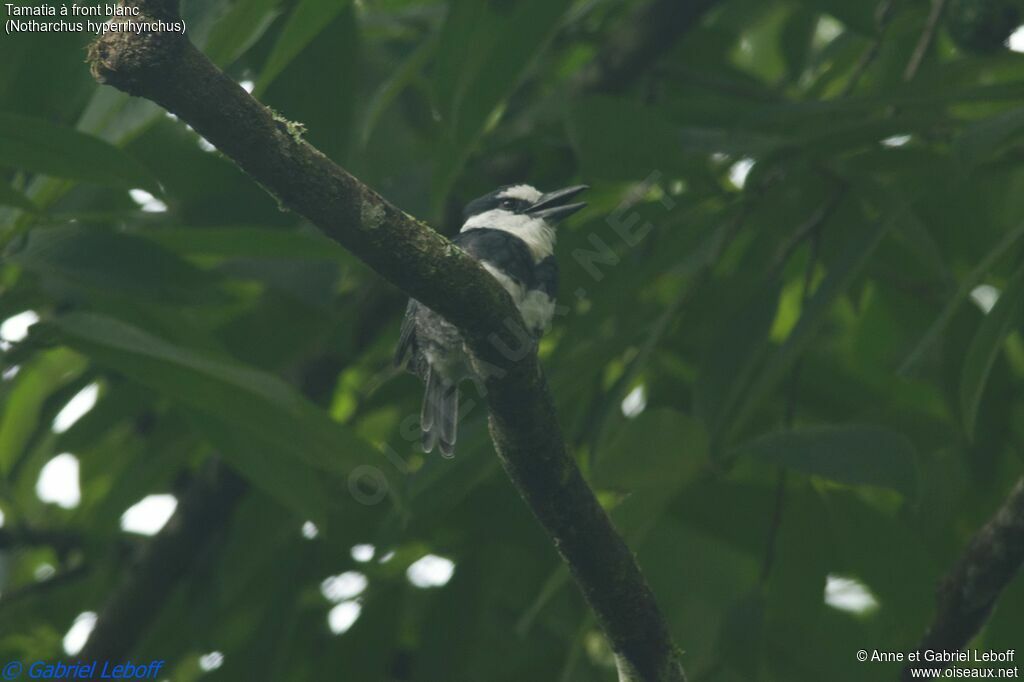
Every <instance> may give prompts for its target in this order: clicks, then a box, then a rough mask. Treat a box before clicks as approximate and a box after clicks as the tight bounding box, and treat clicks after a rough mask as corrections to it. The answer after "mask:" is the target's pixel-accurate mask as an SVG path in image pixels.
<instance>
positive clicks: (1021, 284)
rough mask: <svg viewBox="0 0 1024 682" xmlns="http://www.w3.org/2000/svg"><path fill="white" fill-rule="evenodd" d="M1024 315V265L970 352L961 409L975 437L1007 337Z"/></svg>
mask: <svg viewBox="0 0 1024 682" xmlns="http://www.w3.org/2000/svg"><path fill="white" fill-rule="evenodd" d="M1022 313H1024V265H1021V266H1020V267H1019V268H1018V269H1017V271H1016V272H1014V273H1013V276H1012V277H1011V278H1010V280H1009V281H1008V282H1007V283H1006V288H1005V289H1003V292H1002V293H1001V294H1000V296H999V300H998V301H996V304H995V306H994V307H993V308H992V310H991V311H989V313H988V315H986V316H985V318H984V320H982V322H981V326H980V327H979V328H978V333H977V334H975V336H974V339H973V340H972V341H971V346H970V348H969V349H968V350H967V359H966V360H965V361H964V369H963V374H962V376H961V379H960V408H961V410H962V411H963V418H964V428H966V429H967V434H968V435H969V436H971V437H973V435H974V426H975V424H976V423H977V420H978V407H979V405H980V404H981V396H982V394H983V393H984V391H985V384H986V382H987V381H988V376H989V373H990V372H991V371H992V366H993V365H995V362H996V356H998V354H999V351H1000V349H1001V348H1002V346H1003V341H1005V340H1006V337H1007V335H1008V334H1009V333H1010V332H1011V331H1013V329H1014V328H1015V327H1017V325H1019V324H1020V321H1021V318H1022Z"/></svg>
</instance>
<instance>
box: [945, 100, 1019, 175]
mask: <svg viewBox="0 0 1024 682" xmlns="http://www.w3.org/2000/svg"><path fill="white" fill-rule="evenodd" d="M1022 134H1024V107H1020V108H1018V109H1012V110H1010V111H1007V112H1004V113H1002V114H999V115H998V116H993V117H991V118H986V119H983V120H981V121H977V122H976V123H972V124H971V125H969V126H967V128H966V129H965V130H964V131H963V132H962V133H961V134H960V137H958V138H957V140H956V143H955V150H956V152H957V155H958V156H959V157H960V158H961V159H963V161H964V162H965V163H967V164H978V163H981V162H983V161H987V160H988V159H990V158H992V157H994V156H996V155H997V154H998V153H999V152H1002V151H1004V150H1006V149H1010V148H1011V147H1012V146H1013V143H1014V142H1015V141H1016V140H1017V138H1019V137H1020V136H1021V135H1022Z"/></svg>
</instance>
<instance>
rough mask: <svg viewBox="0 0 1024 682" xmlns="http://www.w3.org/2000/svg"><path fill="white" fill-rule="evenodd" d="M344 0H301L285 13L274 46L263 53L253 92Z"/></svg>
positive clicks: (259, 89) (272, 76) (278, 70)
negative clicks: (289, 11)
mask: <svg viewBox="0 0 1024 682" xmlns="http://www.w3.org/2000/svg"><path fill="white" fill-rule="evenodd" d="M346 4H347V3H346V1H345V0H301V2H299V4H298V5H296V6H295V9H293V10H292V11H291V14H289V15H288V20H287V22H285V25H284V28H283V29H281V35H280V36H279V37H278V39H277V42H276V43H274V49H273V50H272V51H271V53H270V56H269V57H267V63H266V65H265V66H264V67H263V73H262V74H261V76H260V81H259V83H257V85H256V94H257V95H258V94H259V93H260V92H262V91H263V89H264V88H266V87H267V85H269V84H270V82H271V81H272V80H274V79H275V78H276V77H277V76H278V74H280V73H281V71H283V70H284V68H285V67H286V66H288V63H289V62H291V60H292V59H294V58H295V57H296V55H298V54H299V53H300V52H302V50H303V48H305V47H306V46H307V45H309V43H310V41H311V40H313V38H315V37H316V35H317V34H318V33H319V32H320V31H321V30H323V29H324V27H326V26H327V25H328V24H330V23H331V21H332V20H333V19H334V17H336V16H338V13H339V12H341V10H342V9H344V7H345V5H346Z"/></svg>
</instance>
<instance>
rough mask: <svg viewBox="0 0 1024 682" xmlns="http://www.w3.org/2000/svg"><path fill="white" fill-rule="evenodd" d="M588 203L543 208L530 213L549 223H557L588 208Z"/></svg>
mask: <svg viewBox="0 0 1024 682" xmlns="http://www.w3.org/2000/svg"><path fill="white" fill-rule="evenodd" d="M586 205H587V204H586V202H583V201H581V202H579V203H576V204H567V205H566V206H552V207H550V208H542V209H541V210H539V211H533V210H531V211H530V212H529V213H530V215H532V216H536V217H538V218H543V219H544V220H546V221H548V222H549V223H557V222H558V221H560V220H565V219H566V218H568V217H569V216H571V215H572V214H573V213H575V212H576V211H578V210H580V209H581V208H583V207H584V206H586Z"/></svg>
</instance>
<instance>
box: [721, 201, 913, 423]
mask: <svg viewBox="0 0 1024 682" xmlns="http://www.w3.org/2000/svg"><path fill="white" fill-rule="evenodd" d="M901 215H902V212H900V213H897V214H894V215H892V216H891V217H889V218H887V219H879V220H876V221H874V222H873V223H872V224H870V225H867V226H864V227H863V228H860V227H858V229H857V230H856V231H855V232H854V234H853V235H852V237H851V238H850V239H849V243H848V244H847V245H846V246H845V248H844V249H843V251H842V254H841V255H840V257H839V258H838V259H837V260H836V262H835V263H834V264H833V265H832V268H831V269H830V271H829V273H828V275H827V276H826V277H825V280H824V281H823V282H822V283H821V285H820V286H819V287H818V289H817V290H816V291H815V292H814V295H813V296H812V297H811V299H810V300H809V301H808V302H807V305H806V306H805V307H804V310H803V313H802V314H801V315H800V321H799V322H798V323H797V325H796V327H794V328H793V331H792V332H790V335H789V337H788V338H787V339H786V341H785V343H783V344H782V345H781V346H780V347H779V348H778V349H777V350H776V351H775V352H774V353H772V354H771V355H770V356H769V358H768V360H767V361H766V363H765V365H764V367H762V368H761V370H760V372H759V373H758V374H757V376H756V377H755V378H754V380H753V381H752V382H751V384H750V389H749V390H748V391H747V392H746V394H745V395H744V396H743V401H742V402H741V403H740V405H739V407H738V408H737V410H736V415H735V417H734V418H733V420H732V428H731V432H732V433H736V432H738V431H739V430H740V429H742V428H743V426H744V425H745V424H746V421H747V419H749V418H750V416H751V415H752V414H753V412H754V410H755V409H756V408H757V407H758V406H760V404H761V403H762V401H764V400H765V399H766V398H767V397H768V395H769V394H770V393H771V392H772V391H773V390H774V389H775V387H776V386H778V384H779V382H781V381H782V380H783V379H784V378H785V377H786V375H787V374H788V373H789V371H790V370H791V369H792V368H793V365H794V364H795V363H796V361H797V359H798V358H799V357H800V354H801V353H803V351H804V349H805V348H806V347H807V345H808V344H809V343H810V342H811V340H812V339H813V338H814V335H815V333H817V331H818V329H820V328H821V325H822V324H823V323H824V321H825V319H826V317H827V315H828V312H829V311H830V310H831V308H832V304H833V303H835V302H836V300H838V299H839V297H840V296H842V295H843V294H844V293H845V292H846V290H847V289H848V288H849V286H850V285H851V284H852V283H853V280H854V278H856V276H857V274H858V273H859V272H860V271H861V269H862V268H863V267H864V265H865V264H867V262H868V260H869V259H870V257H871V254H872V253H873V252H874V251H875V249H876V248H877V247H878V245H879V243H881V241H882V238H883V237H884V236H885V234H886V233H887V232H888V231H889V229H890V228H891V227H892V226H893V224H894V223H895V222H896V220H897V219H898V218H899V217H900V216H901Z"/></svg>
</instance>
